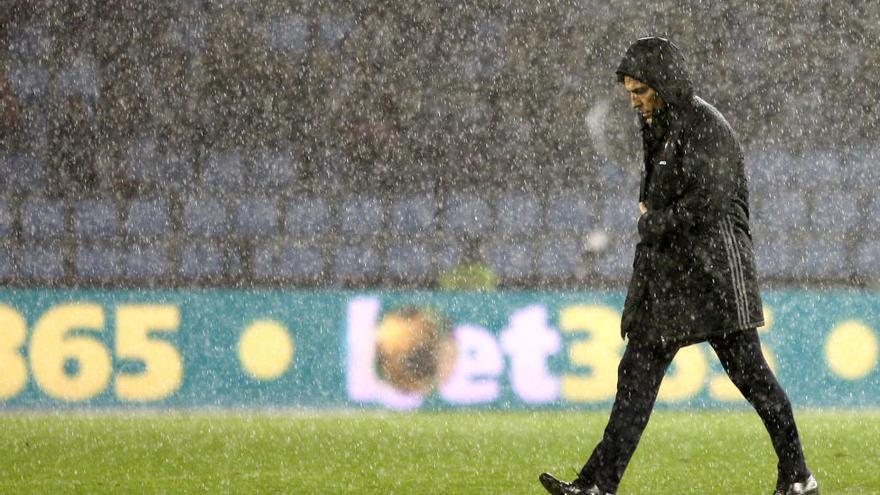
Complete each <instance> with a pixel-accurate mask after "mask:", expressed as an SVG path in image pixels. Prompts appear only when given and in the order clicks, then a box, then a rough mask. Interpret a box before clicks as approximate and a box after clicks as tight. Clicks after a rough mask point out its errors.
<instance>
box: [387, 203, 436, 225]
mask: <svg viewBox="0 0 880 495" xmlns="http://www.w3.org/2000/svg"><path fill="white" fill-rule="evenodd" d="M389 213H390V214H389V219H388V220H389V228H390V230H391V232H393V233H395V234H408V235H424V234H431V233H433V231H434V229H435V226H436V218H437V204H436V202H435V199H434V196H432V195H430V194H428V195H423V196H409V197H400V198H395V199H394V200H393V201H392V203H391V206H390V208H389Z"/></svg>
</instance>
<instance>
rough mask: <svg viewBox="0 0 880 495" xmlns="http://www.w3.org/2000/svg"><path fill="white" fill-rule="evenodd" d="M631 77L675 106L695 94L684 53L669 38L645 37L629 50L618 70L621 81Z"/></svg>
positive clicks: (682, 103)
mask: <svg viewBox="0 0 880 495" xmlns="http://www.w3.org/2000/svg"><path fill="white" fill-rule="evenodd" d="M623 76H630V77H632V78H633V79H637V80H639V81H641V82H643V83H645V84H647V85H648V86H651V87H652V88H654V89H655V90H656V91H657V92H658V93H659V94H660V96H662V97H663V100H664V101H665V102H666V103H668V104H669V105H671V106H673V107H677V106H681V105H684V104H686V103H687V102H689V101H690V99H691V97H692V96H693V94H694V89H693V85H692V84H691V79H690V75H689V74H688V71H687V65H686V63H685V60H684V56H683V55H682V54H681V50H679V49H678V47H677V46H675V44H673V43H672V42H671V41H669V40H667V39H665V38H656V37H650V38H641V39H639V40H638V41H636V42H635V43H633V44H632V46H630V47H629V49H628V50H627V51H626V54H625V55H624V56H623V60H621V61H620V65H619V66H618V67H617V80H618V81H619V82H623Z"/></svg>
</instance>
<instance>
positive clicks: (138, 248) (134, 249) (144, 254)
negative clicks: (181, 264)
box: [123, 242, 172, 283]
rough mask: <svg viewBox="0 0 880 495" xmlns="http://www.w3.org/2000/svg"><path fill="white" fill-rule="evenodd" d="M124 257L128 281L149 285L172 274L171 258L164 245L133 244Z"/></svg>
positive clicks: (125, 273) (154, 243) (155, 243)
mask: <svg viewBox="0 0 880 495" xmlns="http://www.w3.org/2000/svg"><path fill="white" fill-rule="evenodd" d="M124 256H125V259H124V261H123V266H124V276H125V278H126V279H128V280H133V281H141V282H147V283H149V282H155V281H157V280H161V279H164V278H166V277H168V276H169V275H170V274H171V270H172V263H171V258H170V256H169V254H168V247H167V246H166V245H165V244H164V243H157V242H153V243H149V244H133V245H130V246H128V247H127V249H126V251H125V255H124Z"/></svg>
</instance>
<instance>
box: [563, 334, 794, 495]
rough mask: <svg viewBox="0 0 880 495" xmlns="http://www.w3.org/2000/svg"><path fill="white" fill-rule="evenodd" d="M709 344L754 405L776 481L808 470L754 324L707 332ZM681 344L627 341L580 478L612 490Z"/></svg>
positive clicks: (788, 406)
mask: <svg viewBox="0 0 880 495" xmlns="http://www.w3.org/2000/svg"><path fill="white" fill-rule="evenodd" d="M708 341H709V344H710V345H711V346H712V348H714V349H715V353H716V354H717V355H718V358H719V359H720V360H721V365H722V366H723V367H724V370H725V371H726V372H727V374H728V376H730V379H731V380H732V381H733V383H734V384H735V385H736V386H737V388H739V390H740V392H742V394H743V396H744V397H745V398H746V399H747V400H748V401H749V403H751V405H752V406H753V407H754V408H755V410H756V411H757V413H758V415H759V416H760V417H761V420H762V421H763V422H764V426H765V427H766V428H767V432H768V433H769V434H770V440H771V441H772V443H773V448H774V449H775V450H776V455H777V456H778V457H779V464H778V470H779V478H778V481H777V486H781V485H783V484H788V483H792V482H795V481H801V480H803V479H805V478H806V477H808V476H809V475H810V472H809V470H808V469H807V466H806V462H805V461H804V453H803V448H802V447H801V441H800V437H799V436H798V431H797V426H796V425H795V421H794V415H793V413H792V410H791V403H790V402H789V400H788V396H786V395H785V391H783V390H782V387H780V386H779V383H778V382H777V381H776V377H774V376H773V372H772V371H771V370H770V367H769V366H768V365H767V362H766V361H765V360H764V355H763V354H762V353H761V343H760V341H759V339H758V332H757V331H756V330H755V329H750V330H743V331H733V332H730V333H727V334H724V335H720V336H716V337H711V338H710V339H708ZM680 348H681V346H680V345H677V344H676V345H669V344H666V345H664V344H660V343H644V342H639V341H638V340H637V341H632V340H631V341H629V343H628V344H627V346H626V350H625V351H624V353H623V358H622V359H621V361H620V366H619V367H618V371H617V397H616V398H615V400H614V406H613V407H612V408H611V418H610V419H609V420H608V426H607V427H606V428H605V433H604V435H603V437H602V440H601V441H600V442H599V444H598V445H597V446H596V448H595V449H594V450H593V454H592V455H591V456H590V459H589V460H588V461H587V463H586V465H584V467H583V469H582V470H581V473H580V475H579V478H580V479H581V480H582V481H583V482H585V483H588V484H589V485H593V484H595V485H598V486H599V488H601V489H602V490H604V491H606V492H611V493H614V492H616V491H617V485H618V484H620V479H621V477H622V476H623V473H624V471H625V470H626V466H627V464H629V460H630V458H631V457H632V455H633V453H634V452H635V450H636V446H637V445H638V443H639V439H640V438H641V436H642V432H643V431H644V429H645V426H647V424H648V418H649V417H650V416H651V410H652V409H653V408H654V401H655V400H656V398H657V391H658V389H659V388H660V382H661V381H662V380H663V375H664V374H665V373H666V369H667V368H668V367H669V364H670V363H671V362H672V359H673V358H674V357H675V354H676V353H677V352H678V350H679V349H680Z"/></svg>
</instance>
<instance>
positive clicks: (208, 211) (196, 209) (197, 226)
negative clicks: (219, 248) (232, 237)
mask: <svg viewBox="0 0 880 495" xmlns="http://www.w3.org/2000/svg"><path fill="white" fill-rule="evenodd" d="M227 220H228V219H227V213H226V205H225V203H224V202H223V201H221V200H219V199H216V198H209V197H191V198H189V199H187V200H186V202H185V203H184V205H183V230H184V233H185V234H187V235H190V236H198V237H220V236H223V235H226V234H227V233H228V232H229V222H228V221H227Z"/></svg>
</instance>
